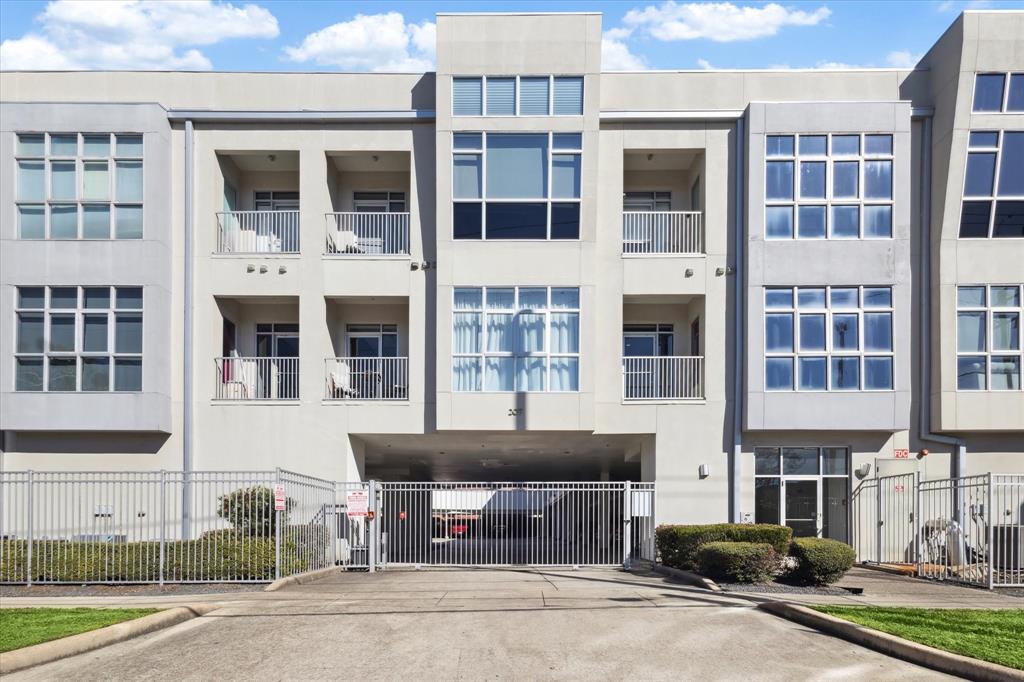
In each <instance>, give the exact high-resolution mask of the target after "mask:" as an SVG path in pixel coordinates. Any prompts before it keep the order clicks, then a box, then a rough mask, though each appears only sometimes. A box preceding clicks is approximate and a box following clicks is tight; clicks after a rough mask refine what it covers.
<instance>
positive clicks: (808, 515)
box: [782, 478, 821, 538]
mask: <svg viewBox="0 0 1024 682" xmlns="http://www.w3.org/2000/svg"><path fill="white" fill-rule="evenodd" d="M782 490H783V495H784V504H783V510H782V513H783V525H786V526H789V527H790V528H792V529H793V535H794V536H795V537H811V538H813V537H817V536H819V535H820V534H821V508H820V502H821V479H818V478H811V479H796V478H790V479H783V481H782Z"/></svg>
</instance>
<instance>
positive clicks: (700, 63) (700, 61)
mask: <svg viewBox="0 0 1024 682" xmlns="http://www.w3.org/2000/svg"><path fill="white" fill-rule="evenodd" d="M697 66H699V67H700V68H702V69H704V70H705V71H710V70H711V69H713V68H715V67H714V66H712V64H711V62H709V61H708V60H706V59H704V58H701V59H698V60H697Z"/></svg>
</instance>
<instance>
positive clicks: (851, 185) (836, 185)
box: [832, 161, 860, 199]
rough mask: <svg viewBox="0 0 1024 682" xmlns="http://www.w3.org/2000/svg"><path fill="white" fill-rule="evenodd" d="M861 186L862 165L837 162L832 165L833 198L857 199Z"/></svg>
mask: <svg viewBox="0 0 1024 682" xmlns="http://www.w3.org/2000/svg"><path fill="white" fill-rule="evenodd" d="M859 185H860V163H858V162H857V161H837V162H836V163H834V164H833V165H832V196H833V197H835V198H836V199H856V198H857V190H858V189H859V187H858V186H859Z"/></svg>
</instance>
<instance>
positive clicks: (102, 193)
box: [82, 161, 110, 199]
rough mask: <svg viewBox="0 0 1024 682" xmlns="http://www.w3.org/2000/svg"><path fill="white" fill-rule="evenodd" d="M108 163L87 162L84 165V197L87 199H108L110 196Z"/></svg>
mask: <svg viewBox="0 0 1024 682" xmlns="http://www.w3.org/2000/svg"><path fill="white" fill-rule="evenodd" d="M107 165H108V164H107V162H106V161H86V162H84V163H83V164H82V171H83V173H84V178H83V182H82V196H83V197H84V198H85V199H106V198H108V196H109V194H110V180H109V178H108V172H107Z"/></svg>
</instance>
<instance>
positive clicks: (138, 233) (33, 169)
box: [15, 133, 143, 239]
mask: <svg viewBox="0 0 1024 682" xmlns="http://www.w3.org/2000/svg"><path fill="white" fill-rule="evenodd" d="M15 156H16V157H17V160H16V163H17V190H16V194H15V197H16V201H17V211H18V237H19V238H21V239H141V238H142V195H143V184H142V135H134V134H133V135H122V134H116V135H111V134H109V133H84V134H78V133H20V134H19V135H18V139H17V145H16V149H15Z"/></svg>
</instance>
